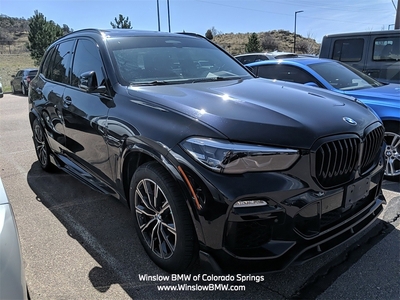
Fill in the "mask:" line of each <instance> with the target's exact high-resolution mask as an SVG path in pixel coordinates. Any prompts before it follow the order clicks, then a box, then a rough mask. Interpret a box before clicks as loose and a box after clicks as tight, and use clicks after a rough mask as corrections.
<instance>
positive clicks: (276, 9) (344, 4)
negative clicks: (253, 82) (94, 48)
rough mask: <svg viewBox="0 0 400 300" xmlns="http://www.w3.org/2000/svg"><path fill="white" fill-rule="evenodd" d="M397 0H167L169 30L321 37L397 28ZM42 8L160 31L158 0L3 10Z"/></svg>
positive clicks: (40, 0)
mask: <svg viewBox="0 0 400 300" xmlns="http://www.w3.org/2000/svg"><path fill="white" fill-rule="evenodd" d="M393 3H394V4H395V5H397V0H353V1H348V0H347V1H343V0H336V1H328V0H275V1H268V0H242V1H235V0H169V8H170V25H171V31H172V32H177V31H183V30H184V31H186V32H195V33H199V34H202V35H204V34H205V33H206V31H207V29H210V28H211V27H214V28H215V29H216V30H217V31H219V32H222V33H231V32H233V33H247V32H262V31H270V30H274V29H277V30H278V29H284V30H288V31H291V32H293V31H294V15H295V11H301V10H302V11H303V12H302V13H298V14H297V26H296V27H297V30H296V31H297V33H298V34H301V35H302V36H304V37H311V38H314V39H315V40H316V41H317V42H321V41H322V37H323V36H324V35H325V34H332V33H341V32H353V31H371V30H382V29H388V28H391V29H393V27H394V20H395V15H396V11H395V8H394V4H393ZM159 8H160V28H161V31H168V14H167V0H159ZM35 10H38V11H39V12H40V13H42V14H43V15H44V16H45V17H46V19H47V20H48V21H49V20H53V21H54V22H55V23H57V24H59V25H61V26H62V25H63V24H66V25H68V26H69V27H70V28H72V29H74V30H78V29H83V28H88V27H91V28H110V27H111V25H110V22H111V21H114V18H115V17H117V16H118V15H119V14H122V15H123V16H124V17H129V20H130V21H131V23H132V27H133V28H134V29H143V30H158V18H157V0H126V1H122V0H29V1H27V0H1V1H0V14H3V15H7V16H10V17H18V18H22V17H23V18H25V19H28V18H30V17H31V16H33V14H34V11H35Z"/></svg>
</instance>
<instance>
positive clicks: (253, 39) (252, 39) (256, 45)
mask: <svg viewBox="0 0 400 300" xmlns="http://www.w3.org/2000/svg"><path fill="white" fill-rule="evenodd" d="M245 50H246V52H247V53H254V52H261V47H260V42H259V41H258V37H257V34H256V33H255V32H253V33H252V34H251V35H250V36H249V41H248V43H247V44H246V48H245Z"/></svg>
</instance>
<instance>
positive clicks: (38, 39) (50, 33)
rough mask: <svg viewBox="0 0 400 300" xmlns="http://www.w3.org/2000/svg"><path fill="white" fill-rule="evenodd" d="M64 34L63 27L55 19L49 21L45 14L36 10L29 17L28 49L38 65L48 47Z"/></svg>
mask: <svg viewBox="0 0 400 300" xmlns="http://www.w3.org/2000/svg"><path fill="white" fill-rule="evenodd" d="M62 36H63V30H62V28H61V27H60V26H59V25H57V24H56V23H54V22H53V21H49V22H47V20H46V18H45V16H44V15H43V14H42V13H39V12H38V11H37V10H35V14H34V15H33V17H31V18H30V19H29V35H28V40H29V44H28V50H29V51H30V52H31V57H32V59H33V60H34V62H35V64H36V65H39V64H40V61H41V60H42V57H43V55H44V53H45V51H46V49H47V47H48V46H49V45H50V44H51V43H52V42H54V41H55V40H56V39H58V38H59V37H62Z"/></svg>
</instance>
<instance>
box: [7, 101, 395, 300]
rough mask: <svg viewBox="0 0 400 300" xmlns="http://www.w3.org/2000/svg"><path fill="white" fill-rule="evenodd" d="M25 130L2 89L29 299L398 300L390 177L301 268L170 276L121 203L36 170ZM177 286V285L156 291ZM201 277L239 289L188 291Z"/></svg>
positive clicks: (24, 109)
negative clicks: (343, 237)
mask: <svg viewBox="0 0 400 300" xmlns="http://www.w3.org/2000/svg"><path fill="white" fill-rule="evenodd" d="M31 137H32V133H31V130H30V127H29V122H28V101H27V97H25V96H22V95H10V94H6V95H4V98H1V99H0V176H1V179H2V181H3V184H4V187H5V189H6V191H7V194H8V197H9V199H10V202H11V204H12V206H13V209H14V214H15V217H16V221H17V225H18V229H19V234H20V240H21V246H22V251H23V257H24V261H25V270H26V278H27V282H28V288H29V293H30V296H31V299H33V300H35V299H243V298H247V299H295V298H297V299H400V280H399V278H400V218H399V216H400V186H399V183H395V182H390V181H385V182H384V193H385V196H386V199H387V202H388V203H387V205H386V206H385V210H384V212H383V213H382V214H381V215H380V217H379V219H378V220H377V221H375V222H374V223H373V224H372V226H371V227H370V228H369V229H368V230H366V231H364V232H363V233H362V234H361V235H359V236H357V237H356V238H354V239H352V240H350V241H348V242H347V243H345V244H343V245H341V246H339V247H338V248H336V249H334V250H333V251H331V252H329V253H326V254H324V255H323V256H320V257H318V258H316V259H314V260H312V261H309V262H307V263H305V264H303V265H301V266H292V267H289V268H288V269H287V270H285V271H283V272H279V273H273V274H265V275H262V277H254V276H249V275H250V274H242V275H243V276H244V277H239V278H243V282H238V281H237V278H238V277H236V274H235V276H234V278H235V280H232V279H231V278H226V279H224V278H219V280H214V279H213V278H212V274H211V273H210V272H209V270H207V269H205V268H204V267H203V266H201V265H198V266H196V267H195V269H194V270H193V271H192V273H191V274H187V275H188V276H189V277H190V280H189V277H183V276H180V277H179V280H176V279H177V278H176V277H175V278H174V277H173V276H172V275H171V274H167V273H165V272H163V271H162V270H160V269H159V268H158V267H157V266H155V265H154V264H153V263H152V262H151V261H150V259H149V258H148V257H147V255H146V254H145V252H144V250H143V249H142V247H141V245H140V243H139V240H138V239H137V237H136V233H135V231H134V228H133V224H132V219H131V216H130V212H129V210H128V209H127V207H126V206H125V205H124V204H123V203H121V202H119V201H118V200H116V199H114V198H112V197H109V196H105V195H103V194H100V193H98V192H95V191H93V190H91V189H90V188H88V187H87V186H85V185H83V184H81V183H80V182H78V181H77V180H75V179H74V178H73V177H71V176H70V175H67V174H65V173H63V172H61V171H60V172H55V173H52V174H50V173H46V172H44V171H42V169H41V168H40V165H39V164H38V163H37V162H36V156H35V152H34V148H33V142H32V138H31ZM146 275H147V276H146ZM178 275H182V274H178ZM198 275H199V277H197V276H198ZM166 276H168V280H167V277H166ZM153 279H155V280H154V281H153ZM174 279H175V280H174ZM178 284H180V287H181V288H182V289H183V290H182V291H175V292H173V291H159V290H158V289H159V287H160V286H178ZM210 284H216V286H217V288H224V287H222V285H224V284H227V285H228V286H229V287H230V288H231V287H232V286H233V287H235V288H236V286H241V289H243V287H244V290H242V291H218V290H214V291H212V292H211V291H193V290H190V289H205V287H208V286H209V285H210ZM219 284H222V285H221V286H219ZM213 287H214V288H215V286H213Z"/></svg>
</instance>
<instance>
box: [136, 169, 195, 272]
mask: <svg viewBox="0 0 400 300" xmlns="http://www.w3.org/2000/svg"><path fill="white" fill-rule="evenodd" d="M130 205H131V210H132V214H133V216H134V218H135V222H134V224H135V228H136V230H137V233H138V235H139V238H140V241H141V243H142V245H143V247H144V249H145V250H146V252H147V254H148V255H149V256H150V258H151V259H152V260H153V261H154V262H155V263H156V264H157V265H158V266H160V267H161V268H162V269H164V270H166V271H168V272H171V273H179V272H185V271H187V270H188V269H189V268H190V267H191V266H192V264H193V263H194V262H195V261H196V259H197V255H198V244H197V238H196V235H195V231H194V227H193V223H192V219H191V217H190V214H189V211H188V208H187V207H186V203H185V201H184V199H183V197H182V195H181V192H180V191H179V188H178V186H177V185H176V183H175V182H174V180H173V179H172V177H171V175H170V174H169V173H168V172H167V171H166V170H165V169H164V168H163V167H162V166H161V165H159V164H158V163H156V162H149V163H145V164H143V165H142V166H140V167H139V168H138V169H137V171H136V172H135V174H134V175H133V177H132V180H131V185H130Z"/></svg>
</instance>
